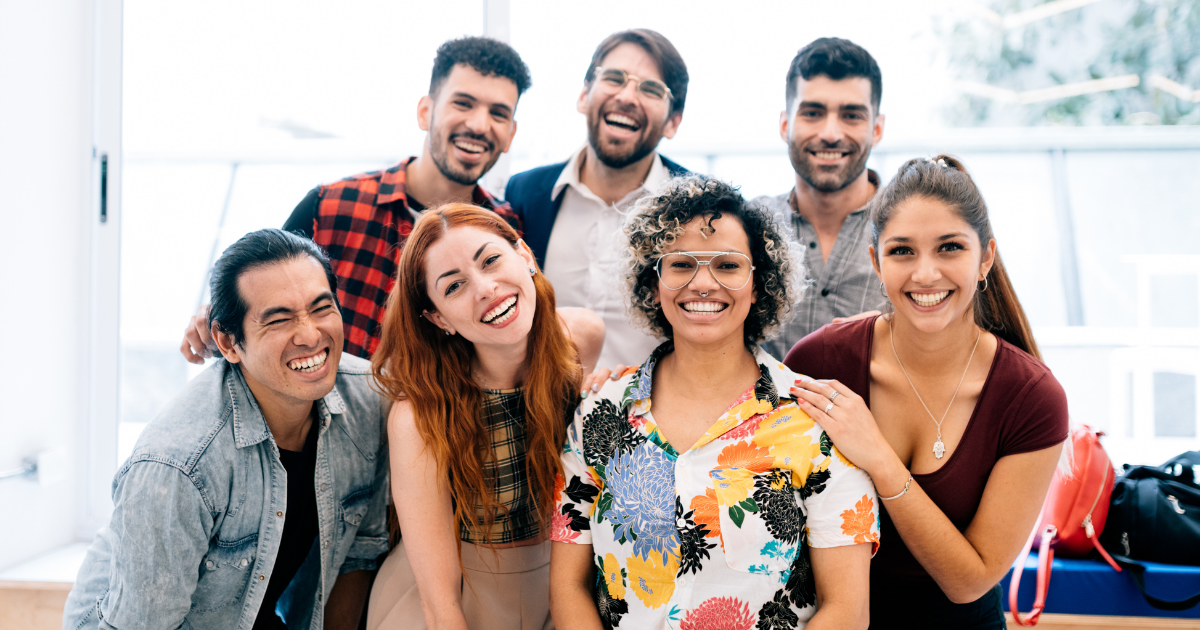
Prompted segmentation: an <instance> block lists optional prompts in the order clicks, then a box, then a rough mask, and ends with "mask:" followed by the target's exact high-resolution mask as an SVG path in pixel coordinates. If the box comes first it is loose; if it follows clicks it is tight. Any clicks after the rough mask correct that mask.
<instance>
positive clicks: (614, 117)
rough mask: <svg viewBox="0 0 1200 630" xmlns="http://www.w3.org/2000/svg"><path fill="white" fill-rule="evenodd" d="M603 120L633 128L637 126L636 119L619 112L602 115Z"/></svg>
mask: <svg viewBox="0 0 1200 630" xmlns="http://www.w3.org/2000/svg"><path fill="white" fill-rule="evenodd" d="M604 120H605V121H607V122H610V123H614V124H618V125H624V126H626V127H633V128H635V129H636V128H638V127H639V125H638V124H637V121H635V120H634V119H632V118H630V117H628V116H622V115H621V114H609V115H607V116H605V117H604Z"/></svg>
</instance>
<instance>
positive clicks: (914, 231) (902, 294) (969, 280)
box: [871, 197, 996, 333]
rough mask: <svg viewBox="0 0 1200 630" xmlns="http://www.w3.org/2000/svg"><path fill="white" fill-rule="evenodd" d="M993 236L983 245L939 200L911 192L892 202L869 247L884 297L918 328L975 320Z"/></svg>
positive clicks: (991, 256) (993, 248) (925, 329)
mask: <svg viewBox="0 0 1200 630" xmlns="http://www.w3.org/2000/svg"><path fill="white" fill-rule="evenodd" d="M995 256H996V241H994V240H989V241H988V243H987V244H986V245H985V246H984V245H981V244H980V242H979V235H978V234H976V233H975V230H973V229H972V228H971V226H970V224H968V223H967V222H966V221H964V220H963V219H962V218H961V217H959V216H958V213H957V212H956V211H955V209H954V208H953V207H951V206H949V205H948V204H946V203H945V202H943V201H940V200H937V199H933V198H930V197H913V198H910V199H908V200H907V201H904V202H903V203H901V204H900V205H898V206H896V208H895V210H894V212H893V214H892V216H891V219H890V220H889V221H888V223H887V226H886V227H885V228H884V230H883V233H882V234H880V235H879V251H878V252H876V251H875V248H874V247H872V248H871V259H872V261H873V262H874V264H875V270H876V273H878V274H879V277H880V279H881V280H882V281H883V284H884V288H885V289H886V290H887V294H888V299H890V300H891V301H892V305H893V306H894V307H895V309H896V315H897V316H899V317H903V318H905V319H907V320H909V322H911V323H912V325H913V326H915V327H916V328H917V329H918V330H920V331H922V332H929V333H932V332H937V331H940V330H943V329H945V328H946V326H948V325H950V324H951V323H953V322H955V321H958V320H960V319H963V318H965V319H966V321H974V320H973V318H974V311H973V310H972V309H973V304H974V300H975V291H976V287H977V286H978V284H977V283H978V282H981V281H982V280H983V279H984V277H985V276H986V275H987V273H988V271H990V270H991V268H992V263H993V261H994V260H995Z"/></svg>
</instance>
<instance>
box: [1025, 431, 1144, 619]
mask: <svg viewBox="0 0 1200 630" xmlns="http://www.w3.org/2000/svg"><path fill="white" fill-rule="evenodd" d="M1102 435H1104V433H1103V432H1100V431H1095V430H1093V429H1092V428H1091V427H1089V426H1087V425H1086V424H1085V425H1082V426H1080V427H1078V428H1076V429H1075V430H1073V431H1071V437H1070V438H1069V439H1070V441H1071V446H1072V448H1073V449H1074V456H1073V457H1072V458H1071V473H1070V475H1064V474H1062V471H1061V470H1058V471H1055V473H1054V479H1053V480H1052V481H1051V482H1050V491H1049V492H1048V493H1046V502H1045V503H1044V504H1042V513H1041V515H1039V516H1038V524H1037V526H1036V527H1034V528H1033V532H1032V533H1031V534H1030V535H1029V540H1028V541H1026V543H1025V548H1024V549H1023V550H1022V551H1021V555H1020V556H1019V557H1018V558H1017V563H1016V564H1015V565H1013V572H1012V582H1011V583H1010V584H1009V588H1008V609H1009V610H1010V611H1012V616H1013V620H1014V621H1016V622H1017V625H1019V626H1032V625H1036V624H1037V621H1038V616H1039V615H1041V614H1042V609H1043V608H1045V605H1046V590H1047V588H1048V587H1049V586H1050V566H1051V564H1050V563H1051V561H1053V560H1054V553H1055V552H1056V551H1057V552H1058V553H1060V554H1062V555H1064V556H1073V557H1078V558H1082V557H1083V556H1086V555H1087V554H1089V553H1091V551H1092V549H1095V550H1096V551H1099V552H1100V555H1101V556H1102V557H1103V558H1104V559H1105V560H1107V561H1108V564H1109V565H1111V566H1112V568H1113V569H1114V570H1116V571H1120V570H1121V567H1119V566H1117V563H1116V562H1114V561H1113V559H1112V556H1109V555H1108V552H1107V551H1105V550H1104V547H1101V546H1100V532H1101V531H1103V530H1104V521H1105V519H1107V518H1108V501H1109V497H1110V496H1111V495H1112V490H1113V481H1114V479H1115V473H1114V472H1113V466H1112V461H1110V460H1109V459H1108V453H1105V452H1104V447H1103V446H1100V436H1102ZM1039 535H1040V536H1041V538H1042V542H1041V547H1039V549H1038V574H1037V595H1036V597H1035V598H1034V602H1033V610H1032V611H1030V613H1029V616H1028V617H1026V618H1024V619H1022V618H1021V613H1020V612H1018V611H1017V592H1018V588H1019V586H1020V584H1021V572H1022V571H1023V570H1024V568H1025V559H1026V558H1028V557H1029V550H1030V548H1031V547H1032V546H1033V540H1034V538H1037V537H1038V536H1039Z"/></svg>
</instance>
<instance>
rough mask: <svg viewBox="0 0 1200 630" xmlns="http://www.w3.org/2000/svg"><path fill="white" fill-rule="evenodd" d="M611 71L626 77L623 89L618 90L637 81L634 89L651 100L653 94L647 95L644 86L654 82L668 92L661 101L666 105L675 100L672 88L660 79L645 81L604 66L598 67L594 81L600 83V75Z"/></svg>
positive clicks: (593, 75)
mask: <svg viewBox="0 0 1200 630" xmlns="http://www.w3.org/2000/svg"><path fill="white" fill-rule="evenodd" d="M609 70H611V71H613V72H620V73H621V74H622V75H624V76H625V83H622V84H621V87H620V88H617V89H618V90H622V89H624V88H625V84H626V83H629V82H630V81H636V82H637V86H635V87H634V88H633V89H634V90H635V91H636V92H637V93H639V94H645V95H646V96H648V97H650V98H654V95H653V94H646V92H643V91H642V85H643V84H645V82H646V81H654V82H655V83H659V84H661V85H662V86H663V89H664V90H666V91H667V94H666V98H663V99H661V100H662V101H663V102H664V103H669V102H671V101H672V100H673V99H674V98H675V94H674V93H673V92H671V88H670V87H669V86H668V85H667V84H666V82H664V81H659V80H658V79H643V78H642V77H639V76H637V75H634V74H629V73H628V72H626V71H624V70H622V69H620V68H605V67H603V66H596V71H595V72H594V73H592V81H599V80H600V75H601V74H603V73H604V72H607V71H609ZM655 100H659V99H655Z"/></svg>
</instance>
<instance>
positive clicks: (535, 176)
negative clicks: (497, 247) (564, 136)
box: [504, 155, 690, 268]
mask: <svg viewBox="0 0 1200 630" xmlns="http://www.w3.org/2000/svg"><path fill="white" fill-rule="evenodd" d="M658 157H659V159H661V160H662V163H663V166H665V167H667V171H668V172H669V173H670V174H671V177H679V176H680V175H687V174H688V173H689V172H690V171H688V170H687V169H686V168H683V167H682V166H680V165H678V164H676V163H674V162H672V161H671V160H668V159H667V158H666V157H665V156H662V155H659V156H658ZM566 167H567V163H566V162H559V163H558V164H551V165H549V166H539V167H537V168H533V169H529V170H528V171H525V172H524V173H517V174H516V175H513V176H512V179H510V180H508V186H506V187H505V189H504V197H505V200H506V201H508V203H509V204H510V205H511V206H512V209H513V212H515V213H516V214H517V216H518V217H520V218H521V223H522V229H524V231H525V233H524V237H525V244H526V245H528V246H529V249H531V250H533V255H534V256H536V257H537V262H538V267H543V268H544V267H545V266H546V248H547V247H548V246H549V245H550V231H551V230H553V229H554V220H555V219H557V218H558V209H559V208H560V207H561V206H562V200H563V194H564V193H566V189H565V188H564V189H563V191H562V192H561V193H559V195H558V197H554V198H551V197H550V193H551V192H553V191H554V183H555V182H557V181H558V178H559V176H560V175H562V172H563V169H564V168H566Z"/></svg>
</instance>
